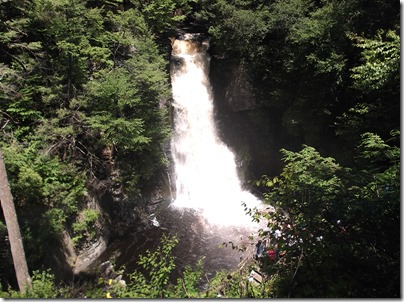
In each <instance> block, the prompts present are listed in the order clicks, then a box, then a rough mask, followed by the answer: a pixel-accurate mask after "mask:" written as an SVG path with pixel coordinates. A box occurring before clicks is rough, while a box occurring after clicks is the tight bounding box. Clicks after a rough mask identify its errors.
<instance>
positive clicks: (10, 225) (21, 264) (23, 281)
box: [0, 150, 32, 292]
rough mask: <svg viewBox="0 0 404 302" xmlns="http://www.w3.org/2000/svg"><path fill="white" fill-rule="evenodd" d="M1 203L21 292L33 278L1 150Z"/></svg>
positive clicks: (28, 285) (29, 285) (28, 286)
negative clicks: (30, 274)
mask: <svg viewBox="0 0 404 302" xmlns="http://www.w3.org/2000/svg"><path fill="white" fill-rule="evenodd" d="M0 201H1V208H2V209H3V214H4V219H5V221H6V225H7V231H8V238H9V242H10V247H11V254H12V256H13V262H14V268H15V272H16V276H17V282H18V287H19V288H20V291H21V292H24V291H25V290H26V289H28V288H31V286H32V285H31V278H30V276H29V272H28V265H27V261H26V259H25V253H24V246H23V243H22V237H21V232H20V227H19V224H18V219H17V213H16V211H15V207H14V202H13V197H12V195H11V191H10V185H9V183H8V178H7V171H6V166H5V164H4V160H3V153H2V152H1V150H0Z"/></svg>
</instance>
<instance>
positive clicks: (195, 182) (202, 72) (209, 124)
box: [171, 34, 260, 226]
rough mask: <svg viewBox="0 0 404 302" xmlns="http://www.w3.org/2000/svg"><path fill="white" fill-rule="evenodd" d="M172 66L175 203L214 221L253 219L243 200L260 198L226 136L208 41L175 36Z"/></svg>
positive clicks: (253, 204)
mask: <svg viewBox="0 0 404 302" xmlns="http://www.w3.org/2000/svg"><path fill="white" fill-rule="evenodd" d="M172 48H173V50H172V57H173V64H172V70H171V79H172V89H173V97H174V103H173V106H174V124H175V132H174V137H173V139H172V143H171V147H172V153H173V160H174V166H175V185H176V196H175V200H174V202H173V205H174V206H175V207H178V208H191V209H197V210H199V211H200V212H201V213H202V215H203V216H204V217H205V218H206V219H207V220H208V222H209V223H210V224H216V225H225V226H232V225H244V226H249V225H252V222H251V217H249V216H247V215H246V214H245V211H244V207H243V206H242V202H244V203H246V205H247V206H248V207H249V208H253V207H256V206H258V205H259V204H260V202H259V201H258V199H257V198H256V197H255V196H254V195H252V194H251V193H249V192H247V191H245V190H243V189H242V185H241V182H240V180H239V177H238V174H237V166H236V162H235V158H234V155H233V153H232V152H231V151H230V150H229V148H228V147H227V146H226V145H225V144H224V143H223V142H221V141H220V139H219V137H218V135H217V129H216V127H215V121H214V113H213V112H214V111H213V109H214V104H213V98H212V88H211V86H210V83H209V79H208V70H209V61H210V57H209V55H208V54H207V52H206V50H207V48H208V41H207V40H205V41H197V40H196V39H195V35H191V34H187V35H185V36H184V38H183V39H181V40H179V39H173V40H172Z"/></svg>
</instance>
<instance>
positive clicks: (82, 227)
mask: <svg viewBox="0 0 404 302" xmlns="http://www.w3.org/2000/svg"><path fill="white" fill-rule="evenodd" d="M99 216H100V213H99V212H98V211H96V210H93V209H84V210H83V211H81V212H80V214H78V219H77V221H76V222H74V223H73V224H72V229H73V232H74V234H75V236H74V237H73V238H72V241H73V244H78V243H79V242H80V241H82V240H83V239H84V238H85V239H87V240H92V239H94V237H95V235H96V234H97V232H96V229H95V227H96V225H95V224H96V222H97V220H98V217H99Z"/></svg>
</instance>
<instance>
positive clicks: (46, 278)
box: [0, 270, 60, 299]
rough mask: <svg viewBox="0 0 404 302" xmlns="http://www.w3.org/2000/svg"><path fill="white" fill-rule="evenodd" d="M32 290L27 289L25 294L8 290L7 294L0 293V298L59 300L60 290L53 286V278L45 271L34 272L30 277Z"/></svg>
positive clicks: (48, 271)
mask: <svg viewBox="0 0 404 302" xmlns="http://www.w3.org/2000/svg"><path fill="white" fill-rule="evenodd" d="M31 279H32V289H27V290H26V291H25V292H18V291H14V290H9V291H7V292H1V291H0V296H1V297H2V298H12V299H30V298H35V299H39V298H42V299H55V298H60V290H59V288H57V286H56V285H55V277H54V275H53V274H52V273H51V272H50V270H46V271H39V270H37V271H34V272H33V275H32V278H31Z"/></svg>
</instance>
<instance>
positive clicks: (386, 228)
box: [0, 0, 400, 297]
mask: <svg viewBox="0 0 404 302" xmlns="http://www.w3.org/2000/svg"><path fill="white" fill-rule="evenodd" d="M0 16H1V20H2V21H1V23H0V50H1V54H0V58H1V61H0V77H1V82H0V85H1V90H0V100H1V102H0V115H1V122H0V128H1V137H0V147H1V149H2V150H3V152H4V156H5V160H6V166H7V169H8V176H9V181H10V185H11V189H12V193H13V196H14V201H15V204H16V208H17V212H18V217H19V222H20V225H21V229H22V232H23V237H24V247H25V249H26V254H27V258H28V259H27V260H28V266H29V268H30V269H31V271H37V270H39V269H41V272H36V273H35V274H34V284H33V285H34V286H33V292H30V293H26V294H25V296H30V297H55V296H63V297H72V296H75V295H77V296H79V295H78V294H77V290H76V289H74V288H70V287H68V286H66V287H60V288H59V287H58V286H56V282H54V281H53V275H52V274H51V273H49V272H48V271H46V268H47V267H44V263H46V262H45V256H46V252H45V250H46V248H47V246H49V244H50V242H59V241H60V240H61V236H62V234H63V232H68V233H69V234H70V236H71V237H72V239H73V242H74V243H75V247H76V248H80V246H81V245H83V244H85V243H86V242H88V241H90V240H91V239H93V238H94V237H96V236H97V234H95V233H94V232H96V231H97V229H96V228H94V227H93V226H94V225H95V224H96V223H99V219H100V217H99V215H100V213H99V211H98V210H97V208H96V207H93V206H92V205H91V203H90V202H89V200H90V197H89V196H94V192H99V191H102V190H104V191H105V190H108V189H105V188H108V187H112V186H113V185H114V184H116V183H118V184H120V185H121V186H122V187H123V188H124V191H125V193H126V194H127V195H129V196H132V199H135V197H139V196H141V194H142V190H143V188H144V187H146V186H147V184H148V182H150V181H151V179H152V178H153V177H154V176H155V174H156V171H158V169H160V168H161V167H162V166H163V167H164V165H165V164H166V157H165V155H164V152H163V151H164V148H163V145H164V143H165V142H166V141H167V139H168V138H169V135H170V124H169V118H168V117H169V115H168V112H167V108H168V107H169V106H168V105H169V100H170V97H171V96H170V85H169V84H170V83H169V76H168V68H167V67H168V64H169V52H170V48H169V40H168V35H167V31H169V30H170V29H172V28H175V27H177V26H183V25H187V26H188V25H190V24H191V25H192V24H195V23H196V24H198V26H200V27H202V28H205V29H206V32H207V33H208V34H209V35H210V36H211V48H210V50H209V51H210V53H211V54H212V56H213V58H214V60H215V64H223V65H225V64H226V65H229V64H243V66H245V67H246V68H247V72H248V76H249V78H250V79H251V84H253V87H254V93H255V96H256V97H257V108H256V110H252V111H251V112H250V113H249V117H248V118H249V119H251V123H252V124H254V125H256V129H257V132H258V135H261V136H262V139H263V141H264V140H265V139H266V133H268V129H267V127H269V126H268V124H269V122H267V120H268V119H270V118H271V117H272V116H273V115H271V112H275V113H276V115H277V117H278V119H277V120H278V121H279V124H278V125H277V127H278V128H279V129H280V130H279V131H281V132H282V131H283V132H285V133H287V135H289V137H291V138H293V140H294V144H293V146H294V148H295V146H296V145H299V146H302V147H301V149H299V148H295V149H294V150H293V151H290V150H285V149H282V150H281V154H282V155H283V161H284V168H283V171H281V172H280V175H278V176H276V175H270V176H263V177H262V179H260V180H258V181H256V183H257V185H258V188H259V189H260V190H261V191H262V192H264V194H265V200H266V202H267V203H268V204H271V205H272V206H274V207H275V208H276V209H277V211H276V213H275V214H268V213H253V211H252V212H251V214H252V215H253V216H254V218H255V219H260V220H264V221H267V223H268V228H267V229H265V230H262V232H261V234H260V236H261V237H262V238H263V239H270V240H271V242H272V243H273V242H277V243H278V246H279V248H280V250H282V251H285V252H286V254H285V256H283V257H282V258H281V259H279V261H278V262H277V263H276V264H271V265H266V264H265V265H263V267H262V268H261V269H262V271H266V272H267V274H268V276H272V278H268V280H267V281H266V282H264V283H263V284H261V285H260V286H259V287H251V286H250V287H248V283H245V282H244V281H245V280H246V278H245V276H241V275H233V277H232V278H229V279H226V278H225V276H226V273H223V274H218V276H217V279H215V280H213V281H212V283H211V284H210V287H209V290H208V291H207V292H206V291H205V292H201V291H200V290H198V289H197V288H198V287H197V284H198V280H199V279H200V278H201V274H200V267H199V268H198V267H197V268H195V271H194V270H192V269H187V270H186V271H185V272H184V278H182V279H179V280H178V284H170V283H169V282H168V277H167V276H168V275H169V273H170V272H171V270H173V264H172V262H170V261H171V256H170V251H171V250H170V248H172V245H173V244H174V243H175V242H176V239H167V238H166V239H165V240H167V241H166V242H165V243H164V244H163V246H164V248H166V249H167V250H161V251H157V252H156V253H155V254H153V252H150V253H149V255H148V258H149V259H154V260H153V261H151V262H147V261H143V262H142V260H140V263H139V267H142V268H143V270H145V271H148V272H149V275H147V274H146V275H143V274H142V273H140V272H133V274H132V281H133V282H132V281H127V287H125V288H121V287H119V286H117V287H108V288H107V289H106V287H105V286H106V285H109V286H111V282H110V281H108V280H102V282H104V283H102V284H100V285H99V286H98V287H93V288H90V289H88V288H87V289H86V294H85V295H87V296H88V297H90V296H91V297H104V296H105V295H107V294H109V295H112V296H115V297H216V294H217V288H218V287H221V288H223V287H225V288H226V294H225V296H226V297H399V296H400V149H399V146H400V132H399V129H400V36H399V30H400V29H399V24H400V6H399V2H398V1H397V3H396V2H393V1H379V0H372V1H364V0H344V1H340V0H338V1H337V0H324V1H315V0H288V1H277V0H271V1H253V0H215V1H213V0H212V1H210V0H146V1H125V0H122V1H120V0H117V1H91V0H87V1H85V0H32V1H25V0H15V1H3V2H2V3H0ZM264 146H265V145H263V147H264ZM133 206H136V204H134V205H133ZM279 230H281V231H282V235H281V236H279V235H278V234H279V232H275V231H279ZM0 232H1V236H2V238H4V236H5V234H6V228H5V225H4V224H3V223H0ZM1 240H3V239H1ZM3 246H5V245H3ZM164 248H163V247H162V249H164ZM158 255H165V257H163V259H160V258H158ZM3 259H6V262H4V261H2V262H3V264H1V265H2V266H3V267H2V271H3V274H4V275H3V276H1V277H2V282H3V285H4V284H6V283H5V282H9V281H7V280H10V278H12V277H10V276H11V275H12V269H11V268H10V267H11V258H10V257H9V256H8V258H7V256H3ZM35 280H36V281H35ZM35 282H36V283H35ZM215 282H217V283H218V284H216V283H215ZM243 282H244V283H243ZM139 284H141V285H142V286H139ZM240 284H241V285H240ZM56 288H58V289H57V290H56ZM75 293H76V294H75ZM3 295H4V296H7V295H12V296H18V295H24V294H19V293H16V292H13V291H9V292H8V293H6V292H4V293H3Z"/></svg>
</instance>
